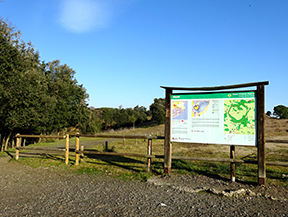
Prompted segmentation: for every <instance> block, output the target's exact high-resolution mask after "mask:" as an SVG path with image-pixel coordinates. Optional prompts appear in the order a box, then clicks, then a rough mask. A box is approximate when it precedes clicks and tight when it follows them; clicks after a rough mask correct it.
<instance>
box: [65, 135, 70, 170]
mask: <svg viewBox="0 0 288 217" xmlns="http://www.w3.org/2000/svg"><path fill="white" fill-rule="evenodd" d="M68 162H69V134H67V135H66V153H65V164H66V165H67V164H68Z"/></svg>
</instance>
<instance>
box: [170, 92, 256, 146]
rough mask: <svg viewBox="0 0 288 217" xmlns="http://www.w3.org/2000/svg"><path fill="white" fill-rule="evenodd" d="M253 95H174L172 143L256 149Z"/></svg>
mask: <svg viewBox="0 0 288 217" xmlns="http://www.w3.org/2000/svg"><path fill="white" fill-rule="evenodd" d="M255 120H256V99H255V92H254V91H249V92H248V91H247V92H214V93H193V94H173V95H172V96H171V136H170V138H171V142H184V143H211V144H226V145H248V146H256V138H257V137H256V132H257V131H256V123H255Z"/></svg>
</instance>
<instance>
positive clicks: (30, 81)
mask: <svg viewBox="0 0 288 217" xmlns="http://www.w3.org/2000/svg"><path fill="white" fill-rule="evenodd" d="M20 35H21V33H20V31H15V28H14V27H12V25H11V24H7V23H6V22H4V21H3V20H1V19H0V72H1V73H0V105H1V106H0V120H1V121H0V133H1V136H2V138H4V140H5V144H6V146H7V143H8V141H9V139H10V138H11V137H13V136H14V135H15V134H16V133H25V134H41V133H42V134H47V133H51V132H53V131H54V132H58V131H60V130H63V128H65V127H70V126H76V125H79V124H80V123H83V124H82V125H83V126H84V125H85V124H86V131H95V130H93V129H94V126H93V125H92V124H91V123H90V122H91V121H92V120H94V119H95V118H94V117H93V115H92V116H91V114H90V113H89V110H88V107H87V104H86V100H87V99H88V94H87V93H86V90H85V89H84V87H83V86H82V85H79V84H78V83H77V80H76V79H75V78H74V74H75V72H74V71H73V70H72V69H71V68H69V67H68V66H67V65H60V62H59V61H58V60H56V61H53V62H50V63H47V64H46V63H44V62H42V63H40V58H39V53H38V51H35V50H34V47H33V45H32V43H30V42H29V43H25V42H23V40H21V38H20ZM89 121H90V122H89ZM96 125H97V124H96ZM87 129H89V130H87ZM1 142H2V141H1Z"/></svg>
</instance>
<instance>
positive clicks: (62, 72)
mask: <svg viewBox="0 0 288 217" xmlns="http://www.w3.org/2000/svg"><path fill="white" fill-rule="evenodd" d="M45 75H46V79H47V82H48V88H49V92H50V95H51V96H52V97H53V98H54V99H56V106H55V107H54V109H53V110H52V111H51V116H50V124H51V126H52V128H53V129H50V130H49V131H50V132H52V130H54V131H59V130H61V129H63V128H65V127H70V126H76V125H77V124H78V123H79V122H81V121H83V122H86V120H87V118H89V115H88V116H87V115H86V114H87V110H88V107H87V104H86V100H87V99H88V94H87V93H86V90H85V89H84V87H83V86H82V85H78V83H77V80H76V79H75V78H74V75H75V71H74V70H73V69H71V68H70V67H69V66H67V65H66V64H64V65H60V61H59V60H55V61H53V62H49V63H47V64H46V66H45Z"/></svg>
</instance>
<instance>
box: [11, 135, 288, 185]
mask: <svg viewBox="0 0 288 217" xmlns="http://www.w3.org/2000/svg"><path fill="white" fill-rule="evenodd" d="M75 136H76V148H75V165H79V161H81V160H83V158H84V155H85V154H94V155H113V156H130V157H142V158H147V171H148V172H150V171H151V159H152V158H160V159H164V155H153V154H152V140H153V139H165V138H164V137H163V136H139V135H138V136H137V135H136V136H134V135H83V134H76V135H75ZM80 137H93V138H118V139H119V138H120V139H123V145H124V147H125V139H144V140H148V141H147V154H138V153H115V152H108V142H107V141H106V142H105V152H99V151H85V150H84V146H81V147H80ZM16 138H17V140H16V157H15V159H16V160H18V159H19V150H44V151H59V152H65V163H66V164H68V163H69V138H70V135H69V134H67V135H66V136H41V135H20V134H17V135H16ZM20 138H58V139H65V141H66V142H65V149H63V148H62V149H59V148H49V149H48V148H43V147H27V146H26V147H20ZM265 142H269V143H287V144H288V140H266V141H265ZM171 158H172V159H173V160H176V159H177V160H192V161H210V162H227V163H230V172H231V181H235V163H248V164H258V161H256V160H241V159H235V146H233V145H232V146H230V158H211V157H188V156H172V157H171ZM266 165H270V166H284V167H288V162H272V161H266Z"/></svg>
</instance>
